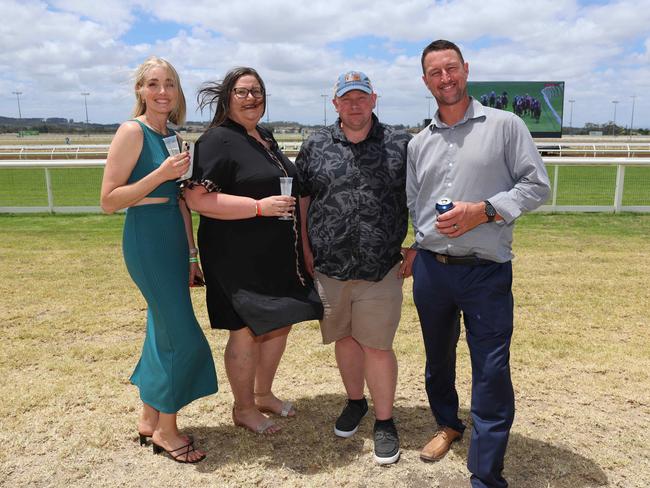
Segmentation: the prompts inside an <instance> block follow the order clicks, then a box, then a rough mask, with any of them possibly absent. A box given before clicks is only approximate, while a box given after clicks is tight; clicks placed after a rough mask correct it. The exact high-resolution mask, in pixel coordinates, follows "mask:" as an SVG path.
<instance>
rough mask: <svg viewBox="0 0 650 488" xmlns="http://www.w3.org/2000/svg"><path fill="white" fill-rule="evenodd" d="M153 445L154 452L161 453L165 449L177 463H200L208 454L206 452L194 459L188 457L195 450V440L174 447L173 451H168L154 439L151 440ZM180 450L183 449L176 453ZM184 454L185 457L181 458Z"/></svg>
mask: <svg viewBox="0 0 650 488" xmlns="http://www.w3.org/2000/svg"><path fill="white" fill-rule="evenodd" d="M151 445H152V446H153V453H154V454H160V453H162V452H163V451H164V452H165V453H166V454H167V455H168V456H169V457H170V458H172V459H173V460H174V461H176V462H177V463H189V464H194V463H198V462H200V461H203V460H204V459H205V457H206V455H205V454H204V455H203V456H201V457H200V458H198V459H195V460H193V461H191V460H189V458H188V456H189V454H190V453H191V452H194V451H195V449H194V442H193V441H192V442H189V443H187V444H185V445H184V446H181V447H179V448H178V449H172V450H171V451H168V450H167V449H165V448H164V447H162V446H159V445H158V444H156V443H155V442H154V441H151ZM178 451H181V452H179V453H178V454H174V453H175V452H178ZM183 456H185V459H180V458H182V457H183Z"/></svg>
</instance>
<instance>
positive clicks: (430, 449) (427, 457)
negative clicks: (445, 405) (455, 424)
mask: <svg viewBox="0 0 650 488" xmlns="http://www.w3.org/2000/svg"><path fill="white" fill-rule="evenodd" d="M460 437H461V433H460V432H457V431H455V430H454V429H450V428H449V427H441V428H440V429H438V430H437V431H436V433H435V434H433V439H431V440H430V441H429V443H428V444H427V445H426V446H424V449H422V452H421V453H420V459H422V460H423V461H440V460H441V459H442V458H443V457H445V454H447V452H449V448H450V447H451V444H452V442H454V441H456V440H458V439H460Z"/></svg>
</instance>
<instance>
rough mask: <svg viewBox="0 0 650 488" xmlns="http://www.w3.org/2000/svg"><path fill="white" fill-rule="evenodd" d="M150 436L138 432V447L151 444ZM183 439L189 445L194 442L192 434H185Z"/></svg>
mask: <svg viewBox="0 0 650 488" xmlns="http://www.w3.org/2000/svg"><path fill="white" fill-rule="evenodd" d="M151 436H152V434H143V433H142V432H138V437H139V439H140V445H141V446H148V445H149V444H150V443H151ZM181 437H185V438H186V439H187V442H189V443H190V444H191V443H193V442H194V436H193V435H192V434H186V435H185V436H181Z"/></svg>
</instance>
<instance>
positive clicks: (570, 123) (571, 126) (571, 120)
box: [569, 100, 575, 129]
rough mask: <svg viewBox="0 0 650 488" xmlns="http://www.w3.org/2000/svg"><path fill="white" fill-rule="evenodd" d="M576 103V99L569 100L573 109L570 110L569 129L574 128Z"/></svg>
mask: <svg viewBox="0 0 650 488" xmlns="http://www.w3.org/2000/svg"><path fill="white" fill-rule="evenodd" d="M574 103H575V100H569V104H570V105H571V111H570V112H569V129H572V128H573V104H574Z"/></svg>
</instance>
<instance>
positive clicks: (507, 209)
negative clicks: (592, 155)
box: [488, 117, 550, 223]
mask: <svg viewBox="0 0 650 488" xmlns="http://www.w3.org/2000/svg"><path fill="white" fill-rule="evenodd" d="M508 123H509V124H510V128H509V130H508V131H507V133H508V135H509V140H508V141H507V142H506V147H505V163H506V165H507V167H508V168H509V169H510V171H511V172H512V175H513V180H514V181H515V182H516V183H515V184H514V186H513V187H512V189H510V190H508V191H502V192H499V193H497V194H496V195H493V196H492V197H490V198H488V200H489V201H490V203H491V204H492V206H493V207H494V208H495V209H496V211H497V213H498V214H499V215H501V217H503V220H505V221H506V223H511V222H513V221H514V220H515V219H516V218H517V217H519V216H520V215H522V214H523V213H525V212H530V211H532V210H535V209H536V208H537V207H539V206H540V205H542V204H543V203H544V202H545V201H546V200H547V198H548V195H549V193H550V183H549V179H548V174H547V173H546V168H545V167H544V162H543V161H542V158H541V156H540V155H539V152H538V151H537V147H536V146H535V142H534V141H533V139H532V137H531V136H530V133H529V132H528V128H527V127H526V125H525V124H524V122H523V121H522V120H521V119H520V118H519V117H512V118H510V120H509V121H508Z"/></svg>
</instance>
